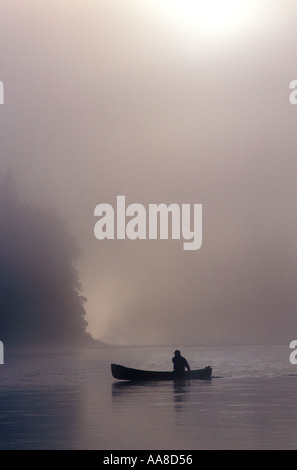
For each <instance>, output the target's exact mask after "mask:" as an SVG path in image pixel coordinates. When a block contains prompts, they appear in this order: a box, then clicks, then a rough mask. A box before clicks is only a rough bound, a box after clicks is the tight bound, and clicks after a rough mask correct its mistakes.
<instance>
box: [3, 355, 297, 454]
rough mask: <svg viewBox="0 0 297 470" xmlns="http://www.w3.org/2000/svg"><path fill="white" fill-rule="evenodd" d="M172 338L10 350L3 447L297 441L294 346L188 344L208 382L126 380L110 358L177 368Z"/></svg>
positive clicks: (255, 445) (238, 445) (242, 445)
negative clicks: (117, 375)
mask: <svg viewBox="0 0 297 470" xmlns="http://www.w3.org/2000/svg"><path fill="white" fill-rule="evenodd" d="M172 353H173V348H102V349H92V350H82V351H69V350H68V351H64V352H61V351H39V352H37V351H34V353H33V352H30V351H26V352H24V351H22V352H20V351H19V352H13V353H8V352H6V356H5V365H4V366H0V377H1V381H0V449H100V450H101V449H103V450H115V449H120V450H124V449H125V450H126V449H127V450H137V449H145V450H163V449H167V450H168V449H169V450H194V449H197V450H199V449H201V450H202V449H294V450H296V449H297V407H296V392H297V367H296V366H295V367H294V366H291V365H290V363H289V354H290V351H289V348H288V347H282V346H275V347H237V348H236V347H225V348H224V347H218V348H213V347H212V348H183V349H182V353H183V354H184V355H185V356H186V357H187V358H188V359H189V362H190V364H191V366H192V367H193V368H201V367H204V366H206V365H211V366H213V368H214V378H213V379H212V380H211V381H210V382H199V381H192V382H187V383H179V384H174V383H171V382H168V383H167V382H164V383H162V382H160V383H150V384H147V385H129V384H128V385H127V384H125V383H119V382H117V381H115V380H114V379H113V378H112V377H111V373H110V364H111V363H112V362H115V363H120V364H125V365H128V366H131V367H136V368H146V369H159V370H166V369H167V370H170V369H171V357H172Z"/></svg>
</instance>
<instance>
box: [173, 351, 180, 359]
mask: <svg viewBox="0 0 297 470" xmlns="http://www.w3.org/2000/svg"><path fill="white" fill-rule="evenodd" d="M174 355H175V357H179V356H180V351H179V350H178V349H177V350H176V351H174Z"/></svg>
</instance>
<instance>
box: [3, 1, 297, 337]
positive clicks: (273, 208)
mask: <svg viewBox="0 0 297 470" xmlns="http://www.w3.org/2000/svg"><path fill="white" fill-rule="evenodd" d="M206 3H208V4H210V3H212V2H211V1H210V0H207V2H206ZM223 3H225V7H226V8H225V10H224V11H222V10H221V7H220V5H221V4H223ZM197 4H198V6H199V5H200V6H199V8H200V9H199V8H197ZM194 5H196V7H194ZM238 5H240V6H238ZM234 8H235V9H234ZM296 14H297V4H296V3H295V2H294V1H293V0H280V1H277V0H269V1H267V0H263V1H261V0H257V1H253V0H242V2H241V1H236V2H234V0H220V1H219V2H218V0H215V1H213V5H212V13H211V10H209V8H206V7H203V0H196V1H194V0H172V1H171V2H170V1H169V0H43V1H42V2H40V1H38V0H3V1H2V2H1V6H0V49H1V54H0V58H1V59H0V71H1V76H0V80H2V81H3V82H4V85H5V105H3V106H1V108H0V126H1V127H0V138H1V143H0V145H1V153H0V158H1V171H5V170H6V169H7V168H8V167H10V169H11V171H12V172H13V173H14V174H15V180H16V183H17V185H18V187H19V191H20V194H21V195H22V197H25V198H26V199H27V200H29V201H36V202H38V203H39V204H42V205H44V206H45V207H48V206H50V207H56V208H57V210H58V211H59V212H60V213H61V214H62V215H63V217H64V218H65V220H66V221H67V222H68V223H69V224H70V226H71V229H72V231H73V233H74V234H75V235H76V237H77V239H78V241H79V243H80V246H81V249H82V256H81V259H80V264H79V270H80V273H81V281H82V284H83V287H84V292H85V295H86V296H87V297H88V299H89V301H88V305H87V311H88V321H89V327H90V331H91V333H92V334H93V335H94V336H95V337H96V338H99V339H102V340H104V341H107V342H112V343H118V344H130V343H133V344H152V343H158V344H176V345H182V344H185V343H187V344H217V343H240V342H244V343H263V342H269V343H279V342H285V343H286V342H288V344H289V342H290V341H291V340H293V339H296V335H297V315H296V313H297V289H296V279H297V264H296V263H297V240H296V234H297V214H296V201H297V186H296V175H297V158H296V144H297V132H296V131H297V107H293V106H292V105H290V103H289V93H290V91H289V84H290V82H291V81H292V80H294V79H297V67H296V57H297V29H296ZM118 195H125V196H126V198H127V203H129V204H130V203H135V202H136V203H140V204H143V205H145V206H146V205H148V204H149V203H162V202H163V203H167V204H169V203H173V202H175V203H177V204H185V203H188V204H194V203H197V204H203V247H202V249H201V250H199V251H190V252H185V251H183V249H182V243H181V242H180V241H137V242H135V241H134V242H133V241H127V240H126V241H98V240H96V239H95V237H94V234H93V229H94V224H95V221H96V220H95V218H94V216H93V214H94V209H95V207H96V205H98V204H100V203H103V202H107V203H110V204H112V205H115V203H116V197H117V196H118ZM20 236H21V232H20Z"/></svg>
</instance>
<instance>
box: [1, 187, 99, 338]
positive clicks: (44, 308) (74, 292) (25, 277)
mask: <svg viewBox="0 0 297 470" xmlns="http://www.w3.org/2000/svg"><path fill="white" fill-rule="evenodd" d="M0 189H1V193H0V340H2V341H3V342H4V344H16V345H24V344H26V345H27V344H36V343H40V344H45V343H47V344H49V343H60V344H61V343H64V344H65V343H71V342H76V343H77V342H83V341H87V340H91V337H90V335H89V334H88V333H86V327H87V322H86V319H85V314H86V312H85V308H84V305H85V302H86V299H85V297H83V296H82V295H81V286H80V282H79V276H78V273H77V270H76V269H75V266H74V263H75V261H76V259H77V256H78V254H79V249H78V246H77V244H76V242H75V240H74V239H73V237H72V236H71V235H70V234H69V232H68V229H67V225H66V224H65V222H64V221H63V220H62V219H61V218H60V217H59V216H58V215H57V214H56V213H55V212H54V211H50V210H46V211H44V210H42V209H41V208H38V207H32V206H31V205H29V204H25V203H21V202H20V201H19V200H17V198H16V193H15V190H14V189H13V185H12V181H11V178H6V179H5V181H4V182H2V184H1V186H0Z"/></svg>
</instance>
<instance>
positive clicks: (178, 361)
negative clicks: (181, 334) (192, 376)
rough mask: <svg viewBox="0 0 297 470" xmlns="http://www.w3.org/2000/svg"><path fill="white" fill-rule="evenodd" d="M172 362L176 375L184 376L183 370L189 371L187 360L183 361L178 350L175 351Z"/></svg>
mask: <svg viewBox="0 0 297 470" xmlns="http://www.w3.org/2000/svg"><path fill="white" fill-rule="evenodd" d="M172 362H173V369H174V372H175V373H176V374H184V373H185V369H188V370H189V371H190V370H191V369H190V366H189V364H188V361H187V359H185V358H184V357H183V356H182V355H181V353H180V351H178V350H177V351H175V353H174V357H173V358H172Z"/></svg>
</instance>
